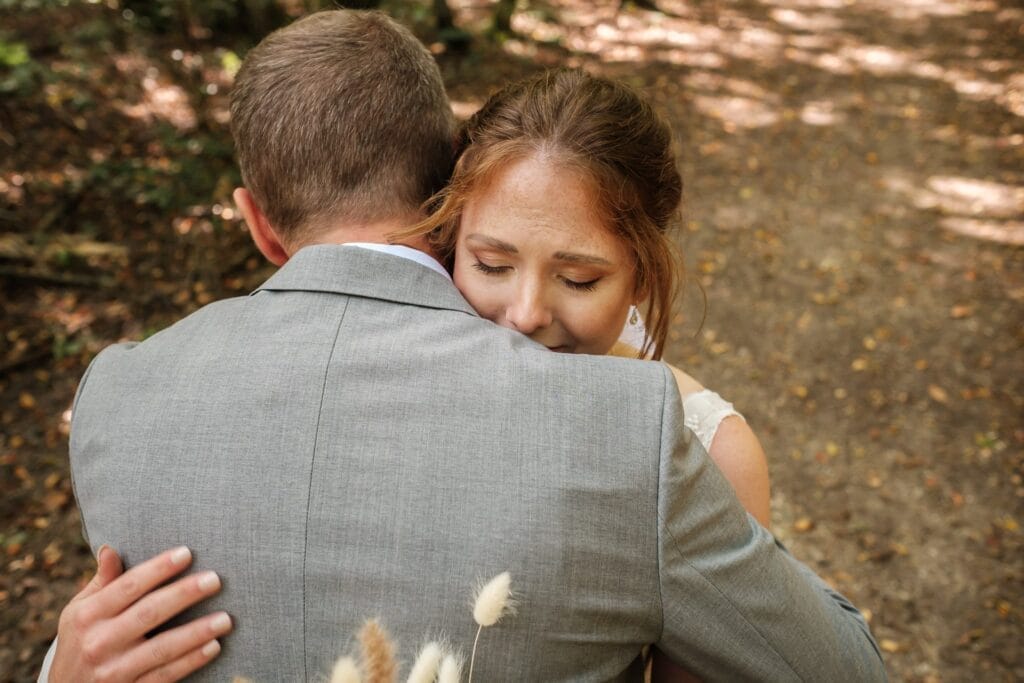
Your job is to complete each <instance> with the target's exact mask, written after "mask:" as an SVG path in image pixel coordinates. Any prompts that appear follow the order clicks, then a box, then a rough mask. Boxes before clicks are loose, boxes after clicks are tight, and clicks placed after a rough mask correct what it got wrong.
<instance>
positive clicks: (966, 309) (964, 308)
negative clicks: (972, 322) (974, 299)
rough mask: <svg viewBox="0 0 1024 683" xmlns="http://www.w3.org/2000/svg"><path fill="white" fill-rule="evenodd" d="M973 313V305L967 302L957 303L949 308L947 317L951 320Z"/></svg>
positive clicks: (967, 316)
mask: <svg viewBox="0 0 1024 683" xmlns="http://www.w3.org/2000/svg"><path fill="white" fill-rule="evenodd" d="M972 315H974V306H971V305H969V304H959V305H957V306H953V308H951V309H949V317H950V318H952V319H953V320H960V319H962V318H969V317H971V316H972Z"/></svg>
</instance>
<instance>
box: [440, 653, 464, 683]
mask: <svg viewBox="0 0 1024 683" xmlns="http://www.w3.org/2000/svg"><path fill="white" fill-rule="evenodd" d="M461 677H462V662H460V661H459V660H458V659H456V658H455V656H454V655H445V657H444V659H442V660H441V668H440V669H439V670H438V672H437V683H459V679H460V678H461Z"/></svg>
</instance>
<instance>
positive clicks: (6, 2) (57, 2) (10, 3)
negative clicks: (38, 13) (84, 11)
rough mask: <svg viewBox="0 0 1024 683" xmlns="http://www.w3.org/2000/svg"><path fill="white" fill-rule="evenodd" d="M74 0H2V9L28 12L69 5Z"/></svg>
mask: <svg viewBox="0 0 1024 683" xmlns="http://www.w3.org/2000/svg"><path fill="white" fill-rule="evenodd" d="M71 2H72V0H0V10H5V9H10V10H17V11H20V12H28V11H31V10H40V9H57V8H60V7H68V6H69V5H70V4H71Z"/></svg>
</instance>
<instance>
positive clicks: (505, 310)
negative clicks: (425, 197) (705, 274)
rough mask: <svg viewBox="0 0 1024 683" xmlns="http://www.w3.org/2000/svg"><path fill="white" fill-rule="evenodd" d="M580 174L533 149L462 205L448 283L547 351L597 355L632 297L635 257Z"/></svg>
mask: <svg viewBox="0 0 1024 683" xmlns="http://www.w3.org/2000/svg"><path fill="white" fill-rule="evenodd" d="M587 187H589V185H588V183H586V182H585V181H584V179H583V177H582V176H581V175H579V173H577V172H575V171H573V170H569V169H565V168H559V167H557V166H554V165H552V164H550V163H548V162H546V161H544V160H542V159H540V158H538V157H536V156H531V157H528V158H526V159H523V160H520V161H517V162H514V163H512V164H510V165H509V166H508V168H507V169H505V170H504V171H502V172H500V173H499V174H498V175H497V177H496V178H495V179H494V181H493V182H492V183H490V184H489V185H488V186H487V187H485V188H484V189H483V190H482V191H479V192H477V193H476V194H475V195H474V196H473V197H471V198H470V199H469V200H468V201H467V202H466V204H465V207H464V209H463V214H462V221H461V224H460V227H459V235H458V239H457V241H456V245H455V269H454V273H453V277H454V280H455V285H456V286H457V287H458V288H459V290H460V291H461V292H462V295H463V296H465V297H466V300H467V301H469V303H470V304H471V305H472V306H473V308H475V309H476V310H477V312H478V313H480V315H481V316H483V317H484V318H487V319H488V320H491V321H493V322H496V323H497V324H499V325H501V326H502V327H508V328H510V329H513V330H518V331H519V332H521V333H523V334H525V335H527V336H528V337H530V338H531V339H533V340H534V341H536V342H539V343H541V344H543V345H545V346H547V347H548V348H549V349H551V350H553V351H562V352H566V353H591V354H603V353H607V352H608V350H609V349H611V347H612V345H613V344H614V343H615V341H616V340H617V339H618V337H619V334H620V333H621V332H622V327H623V325H624V324H625V321H626V315H627V313H628V312H629V307H630V305H631V304H632V303H634V298H635V286H634V278H633V259H632V256H631V254H630V252H629V251H628V249H627V248H626V247H625V245H623V243H622V242H621V240H619V239H618V238H617V237H615V236H614V235H612V234H611V233H610V232H609V231H608V230H607V229H606V228H605V226H604V225H603V224H602V223H601V222H600V221H599V220H598V218H597V217H596V215H595V210H594V208H593V207H594V205H595V202H594V200H593V199H592V198H591V195H590V193H589V192H588V191H587V190H586V189H585V188H587Z"/></svg>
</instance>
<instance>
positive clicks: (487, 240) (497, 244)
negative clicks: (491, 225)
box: [466, 233, 519, 254]
mask: <svg viewBox="0 0 1024 683" xmlns="http://www.w3.org/2000/svg"><path fill="white" fill-rule="evenodd" d="M466 241H467V242H469V241H473V242H482V243H483V244H485V245H486V246H488V247H491V248H492V249H499V250H501V251H504V252H508V253H509V254H518V253H519V249H517V248H516V245H514V244H509V243H508V242H502V241H501V240H499V239H495V238H494V237H490V236H488V235H481V234H479V233H473V234H472V235H466Z"/></svg>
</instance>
